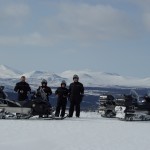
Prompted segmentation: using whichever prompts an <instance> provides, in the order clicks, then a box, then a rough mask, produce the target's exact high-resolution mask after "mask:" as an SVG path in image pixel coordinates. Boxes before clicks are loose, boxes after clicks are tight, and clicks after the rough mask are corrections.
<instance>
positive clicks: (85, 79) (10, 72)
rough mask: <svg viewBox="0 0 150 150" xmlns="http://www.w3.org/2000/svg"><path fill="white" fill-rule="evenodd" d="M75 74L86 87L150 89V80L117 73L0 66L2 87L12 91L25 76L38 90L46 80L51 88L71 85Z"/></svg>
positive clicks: (0, 83)
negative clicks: (60, 71) (63, 82)
mask: <svg viewBox="0 0 150 150" xmlns="http://www.w3.org/2000/svg"><path fill="white" fill-rule="evenodd" d="M74 74H77V75H78V76H79V78H80V82H82V83H83V84H84V86H86V87H116V88H120V87H124V88H126V87H141V88H142V87H144V88H149V87H150V78H136V77H124V76H121V75H118V74H115V73H114V74H113V73H105V72H93V71H91V70H81V71H75V70H68V71H64V72H62V73H52V72H48V71H31V72H27V73H23V72H21V71H18V70H16V69H13V68H11V67H8V66H5V65H0V85H4V86H5V87H7V89H12V88H13V87H14V86H15V84H16V82H18V81H19V79H20V77H21V76H22V75H25V76H26V78H27V82H28V83H30V85H31V87H32V88H37V86H39V85H40V83H41V80H42V79H46V80H47V81H48V85H49V86H51V87H58V86H59V85H60V83H61V81H62V80H65V81H66V82H67V84H68V85H69V84H70V83H71V82H72V77H73V75H74Z"/></svg>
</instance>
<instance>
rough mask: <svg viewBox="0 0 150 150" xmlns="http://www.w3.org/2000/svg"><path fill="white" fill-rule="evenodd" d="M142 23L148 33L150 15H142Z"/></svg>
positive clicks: (149, 29)
mask: <svg viewBox="0 0 150 150" xmlns="http://www.w3.org/2000/svg"><path fill="white" fill-rule="evenodd" d="M143 22H144V25H145V27H146V29H147V30H148V31H150V13H144V15H143Z"/></svg>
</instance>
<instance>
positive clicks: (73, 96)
mask: <svg viewBox="0 0 150 150" xmlns="http://www.w3.org/2000/svg"><path fill="white" fill-rule="evenodd" d="M83 95H84V87H83V84H82V83H80V82H73V83H71V84H70V86H69V96H70V101H72V102H81V101H82V98H83Z"/></svg>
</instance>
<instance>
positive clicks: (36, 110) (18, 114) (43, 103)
mask: <svg viewBox="0 0 150 150" xmlns="http://www.w3.org/2000/svg"><path fill="white" fill-rule="evenodd" d="M1 92H3V89H2V90H1ZM3 93H4V92H3ZM34 117H36V118H40V119H58V120H59V119H64V118H66V117H67V115H66V116H65V117H63V118H58V117H55V115H54V111H53V109H52V107H51V106H50V104H49V102H48V101H47V98H46V94H45V92H44V91H43V89H42V88H40V89H39V90H38V91H37V92H34V93H33V95H32V97H31V100H28V101H21V102H16V101H13V100H9V99H6V98H4V97H1V98H0V119H29V118H34Z"/></svg>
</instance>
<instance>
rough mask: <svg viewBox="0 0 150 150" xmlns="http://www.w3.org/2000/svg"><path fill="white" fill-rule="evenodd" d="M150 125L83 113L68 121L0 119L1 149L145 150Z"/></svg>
mask: <svg viewBox="0 0 150 150" xmlns="http://www.w3.org/2000/svg"><path fill="white" fill-rule="evenodd" d="M149 134H150V122H149V121H147V122H146V121H144V122H140V121H133V122H125V121H120V120H118V119H116V118H113V119H107V118H101V117H100V114H98V113H89V112H88V113H83V112H82V113H81V118H75V117H73V118H66V119H65V120H0V149H1V150H42V149H43V150H144V149H149V146H150V142H149V141H150V136H149Z"/></svg>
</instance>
